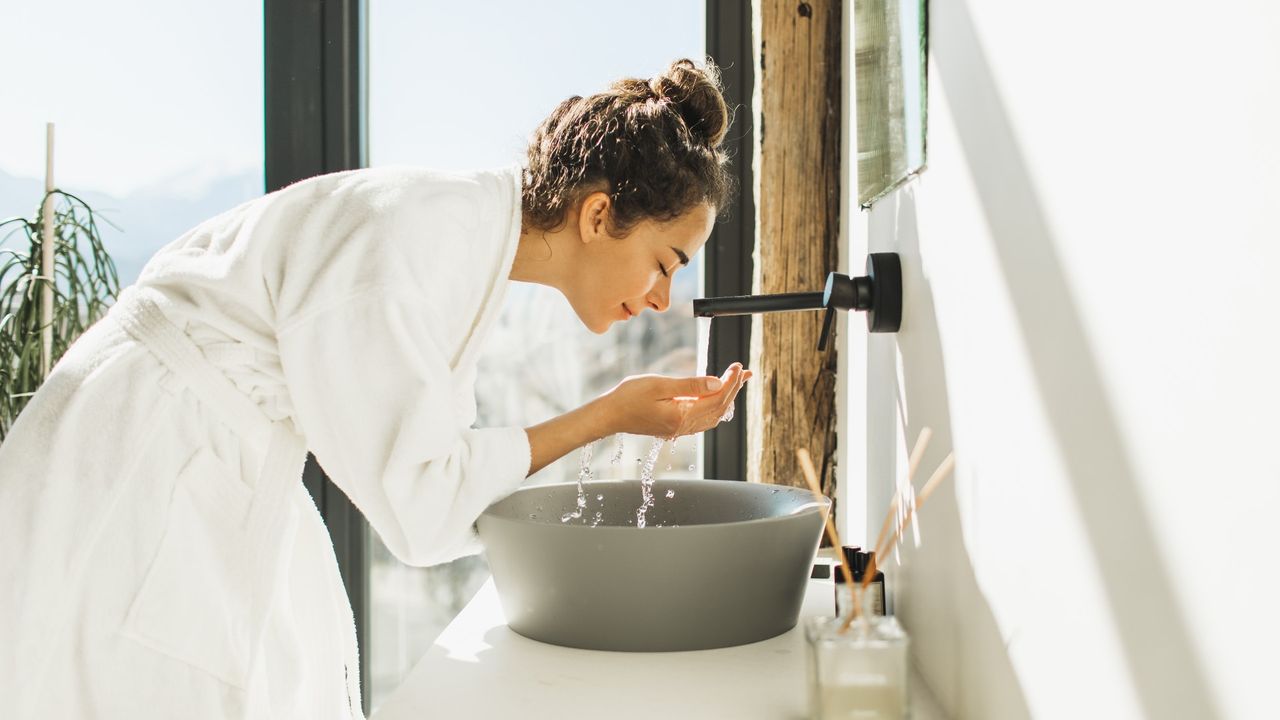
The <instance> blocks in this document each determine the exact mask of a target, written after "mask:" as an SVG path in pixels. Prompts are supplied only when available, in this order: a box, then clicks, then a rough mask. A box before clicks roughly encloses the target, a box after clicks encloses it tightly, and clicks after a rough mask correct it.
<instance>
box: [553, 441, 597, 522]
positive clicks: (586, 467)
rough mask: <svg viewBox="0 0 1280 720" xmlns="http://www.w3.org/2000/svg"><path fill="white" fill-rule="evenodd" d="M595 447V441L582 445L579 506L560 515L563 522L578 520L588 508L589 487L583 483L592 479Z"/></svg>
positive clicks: (579, 461)
mask: <svg viewBox="0 0 1280 720" xmlns="http://www.w3.org/2000/svg"><path fill="white" fill-rule="evenodd" d="M595 447H596V444H595V442H594V441H593V442H589V443H587V444H586V445H584V446H583V447H582V455H581V456H580V457H579V459H578V506H577V507H576V508H574V509H573V510H571V511H569V512H567V513H565V514H564V515H561V516H560V522H562V523H567V522H569V521H570V520H577V519H578V518H580V517H582V511H583V510H586V509H587V489H586V487H584V485H583V483H584V482H590V481H591V456H592V454H593V453H594V452H595Z"/></svg>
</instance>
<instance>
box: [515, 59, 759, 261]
mask: <svg viewBox="0 0 1280 720" xmlns="http://www.w3.org/2000/svg"><path fill="white" fill-rule="evenodd" d="M731 122H732V118H731V117H730V115H729V109H728V107H726V105H725V102H724V96H723V95H722V94H721V85H720V73H719V70H718V69H717V68H716V66H715V63H714V62H712V61H711V60H710V59H707V60H706V62H705V64H703V65H701V66H699V65H698V64H695V63H694V62H693V61H692V60H687V59H683V60H677V61H675V62H673V63H671V66H670V67H668V68H667V70H666V71H665V72H663V73H662V74H660V75H658V76H656V77H654V78H652V79H650V80H644V79H641V78H624V79H622V80H618V81H617V82H615V83H613V85H611V86H610V87H609V89H608V90H607V91H605V92H602V93H598V94H596V95H591V96H590V97H585V98H584V97H581V96H575V97H571V98H569V99H568V100H565V101H564V102H562V103H560V105H559V106H558V107H557V108H556V109H555V110H554V111H553V112H552V113H551V115H550V116H548V117H547V119H546V120H544V121H543V122H542V124H541V125H540V126H539V127H538V129H537V130H535V131H534V133H533V136H532V137H531V138H530V141H529V150H528V164H527V166H526V167H525V169H524V183H523V190H522V195H523V197H522V204H523V211H524V218H525V222H526V224H528V225H531V226H533V227H535V228H538V229H540V230H553V229H556V228H559V227H561V226H563V224H564V223H565V221H566V220H567V218H568V215H567V212H568V210H569V209H571V208H572V207H574V206H575V205H576V204H577V203H578V202H579V201H581V199H582V198H583V196H585V195H586V194H587V193H589V192H593V191H596V190H599V191H603V192H606V193H608V194H609V198H610V200H611V201H612V202H611V208H612V209H611V212H610V214H609V218H608V226H609V231H610V233H612V234H614V235H616V236H622V235H625V234H626V232H627V231H628V230H630V229H631V228H632V227H633V226H634V225H635V224H636V223H637V222H640V221H641V220H645V219H652V220H657V221H660V222H662V221H668V220H673V219H675V218H676V217H678V216H680V215H681V214H683V213H684V212H685V211H686V210H689V209H690V208H692V207H693V206H695V205H697V204H700V203H704V202H705V203H709V204H710V205H711V206H712V207H714V208H716V210H717V211H719V212H723V211H724V210H725V208H726V205H727V203H728V199H729V196H730V195H731V193H732V192H733V189H734V187H733V176H732V175H730V174H729V170H728V162H729V160H728V157H727V156H726V154H725V153H724V152H723V151H722V150H721V149H720V144H721V143H722V142H723V141H724V136H725V133H726V132H727V131H728V129H729V124H730V123H731Z"/></svg>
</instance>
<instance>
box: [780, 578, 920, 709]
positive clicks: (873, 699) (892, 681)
mask: <svg viewBox="0 0 1280 720" xmlns="http://www.w3.org/2000/svg"><path fill="white" fill-rule="evenodd" d="M852 598H853V593H852V592H851V591H850V590H848V589H846V590H845V599H846V602H845V603H841V605H842V607H840V611H841V613H843V614H841V613H837V615H836V616H835V617H817V618H810V619H809V620H808V621H807V622H806V623H805V641H806V645H807V651H808V652H807V655H808V663H807V664H808V669H809V672H808V675H809V712H810V715H809V716H810V718H812V719H813V720H904V718H907V717H908V712H909V707H908V694H907V693H908V688H907V682H908V671H907V667H908V666H907V662H908V660H907V651H908V647H909V644H910V640H909V638H908V637H907V633H906V631H905V630H903V629H902V626H901V625H900V624H899V623H898V621H897V619H896V618H894V617H893V616H891V615H890V616H887V617H886V616H881V615H875V614H874V613H873V612H872V609H873V603H874V599H873V594H872V593H869V592H864V593H861V594H860V600H861V602H862V612H861V613H860V614H859V615H858V617H857V618H856V619H854V620H853V622H852V623H851V624H850V625H849V627H848V628H847V629H845V630H843V631H841V627H842V626H843V625H844V620H845V617H847V614H848V613H849V612H852V610H853V603H852Z"/></svg>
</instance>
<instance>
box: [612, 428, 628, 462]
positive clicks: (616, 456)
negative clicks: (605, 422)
mask: <svg viewBox="0 0 1280 720" xmlns="http://www.w3.org/2000/svg"><path fill="white" fill-rule="evenodd" d="M617 438H618V444H617V446H616V447H615V448H614V449H613V458H612V459H610V460H609V464H610V465H617V464H618V463H620V462H622V446H623V440H624V438H623V437H622V433H618V434H617Z"/></svg>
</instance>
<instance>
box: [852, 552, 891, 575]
mask: <svg viewBox="0 0 1280 720" xmlns="http://www.w3.org/2000/svg"><path fill="white" fill-rule="evenodd" d="M858 554H859V555H860V556H861V558H860V559H859V561H858V562H859V563H861V564H860V565H859V567H858V569H857V571H856V573H855V574H856V575H857V576H858V577H859V578H861V577H862V575H863V574H864V573H866V572H867V568H869V567H871V562H872V561H873V560H875V557H876V554H875V551H871V552H864V553H858ZM871 580H872V582H875V581H876V580H879V581H881V582H884V572H883V571H882V570H880V566H879V565H876V575H875V577H873V578H871Z"/></svg>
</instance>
